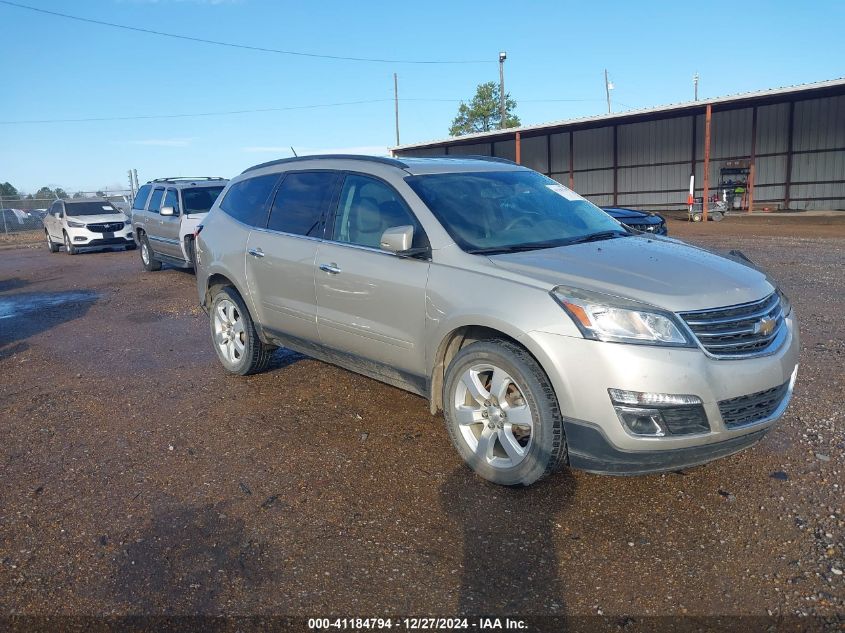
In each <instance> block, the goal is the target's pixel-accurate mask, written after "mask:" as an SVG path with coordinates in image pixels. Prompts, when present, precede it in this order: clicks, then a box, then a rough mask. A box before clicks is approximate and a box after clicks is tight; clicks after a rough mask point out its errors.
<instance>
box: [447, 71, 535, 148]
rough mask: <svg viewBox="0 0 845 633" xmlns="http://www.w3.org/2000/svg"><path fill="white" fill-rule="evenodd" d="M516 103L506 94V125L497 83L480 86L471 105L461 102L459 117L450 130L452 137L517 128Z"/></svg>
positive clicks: (491, 82) (492, 82) (490, 82)
mask: <svg viewBox="0 0 845 633" xmlns="http://www.w3.org/2000/svg"><path fill="white" fill-rule="evenodd" d="M515 109H516V101H514V100H513V99H511V97H510V95H509V94H508V93H505V119H506V120H505V125H504V126H503V125H502V116H501V112H500V110H499V86H498V84H497V83H496V82H495V81H488V82H487V83H485V84H479V85H478V87H477V88H476V89H475V96H474V97H473V98H472V101H470V102H469V104H466V103H464V102H463V101H461V105H460V106H459V107H458V115H457V116H456V117H455V119H454V120H453V121H452V127H450V128H449V135H450V136H463V135H464V134H473V133H475V132H489V131H491V130H499V129H502V127H516V126H518V125H519V117H518V116H516V114H514V110H515Z"/></svg>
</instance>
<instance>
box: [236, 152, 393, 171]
mask: <svg viewBox="0 0 845 633" xmlns="http://www.w3.org/2000/svg"><path fill="white" fill-rule="evenodd" d="M305 160H362V161H367V162H371V163H381V164H383V165H390V166H392V167H399V168H400V169H407V167H408V165H406V164H405V163H403V162H402V161H401V160H397V159H395V158H387V157H385V156H362V155H360V154H317V155H313V156H291V157H290V158H280V159H278V160H271V161H269V162H266V163H261V164H260V165H253V166H252V167H249V168H247V169H244V170H243V172H241V173H244V174H245V173H247V172H248V171H253V170H255V169H261V168H263V167H271V166H273V165H284V164H286V163H296V162H302V161H305Z"/></svg>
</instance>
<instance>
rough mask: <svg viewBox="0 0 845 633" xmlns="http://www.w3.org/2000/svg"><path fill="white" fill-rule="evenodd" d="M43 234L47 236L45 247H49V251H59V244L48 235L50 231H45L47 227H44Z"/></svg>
mask: <svg viewBox="0 0 845 633" xmlns="http://www.w3.org/2000/svg"><path fill="white" fill-rule="evenodd" d="M44 235H46V236H47V248H49V249H50V252H51V253H58V252H59V248H61V245H59V244H56V243H55V242H54V241H53V238H52V237H50V233H48V232H47V229H44Z"/></svg>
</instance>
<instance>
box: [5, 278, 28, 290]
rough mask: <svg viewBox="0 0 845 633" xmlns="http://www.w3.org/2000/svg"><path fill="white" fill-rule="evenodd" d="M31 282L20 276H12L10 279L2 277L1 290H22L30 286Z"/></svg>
mask: <svg viewBox="0 0 845 633" xmlns="http://www.w3.org/2000/svg"><path fill="white" fill-rule="evenodd" d="M29 284H30V282H29V281H28V280H26V279H21V278H20V277H12V278H10V279H0V292H9V291H10V290H20V289H21V288H23V287H25V286H28V285H29Z"/></svg>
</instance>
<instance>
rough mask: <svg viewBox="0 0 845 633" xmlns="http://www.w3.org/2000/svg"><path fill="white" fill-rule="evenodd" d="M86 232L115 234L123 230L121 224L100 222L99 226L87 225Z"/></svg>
mask: <svg viewBox="0 0 845 633" xmlns="http://www.w3.org/2000/svg"><path fill="white" fill-rule="evenodd" d="M87 228H88V230H89V231H91V232H93V233H116V232H117V231H120V230H121V229H122V228H123V222H102V223H100V224H89V225H88V227H87Z"/></svg>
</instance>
